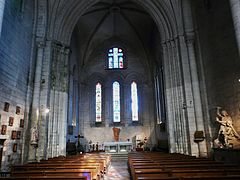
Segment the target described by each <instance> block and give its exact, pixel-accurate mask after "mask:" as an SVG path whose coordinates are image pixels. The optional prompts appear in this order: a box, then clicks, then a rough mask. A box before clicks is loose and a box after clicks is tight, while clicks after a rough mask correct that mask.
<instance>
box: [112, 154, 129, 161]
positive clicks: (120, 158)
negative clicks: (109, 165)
mask: <svg viewBox="0 0 240 180" xmlns="http://www.w3.org/2000/svg"><path fill="white" fill-rule="evenodd" d="M111 156H112V161H127V160H128V154H127V153H124V154H120V153H119V154H111Z"/></svg>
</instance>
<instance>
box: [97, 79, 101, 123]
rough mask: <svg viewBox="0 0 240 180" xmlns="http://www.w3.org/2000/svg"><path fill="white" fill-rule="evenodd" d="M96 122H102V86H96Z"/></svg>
mask: <svg viewBox="0 0 240 180" xmlns="http://www.w3.org/2000/svg"><path fill="white" fill-rule="evenodd" d="M96 122H102V85H101V84H100V83H97V85H96Z"/></svg>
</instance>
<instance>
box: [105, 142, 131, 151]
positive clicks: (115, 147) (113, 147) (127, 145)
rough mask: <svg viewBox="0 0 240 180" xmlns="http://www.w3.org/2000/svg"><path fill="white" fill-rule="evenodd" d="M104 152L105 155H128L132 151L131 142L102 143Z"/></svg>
mask: <svg viewBox="0 0 240 180" xmlns="http://www.w3.org/2000/svg"><path fill="white" fill-rule="evenodd" d="M104 150H105V152H107V153H128V152H130V151H131V150H132V142H130V141H119V142H104Z"/></svg>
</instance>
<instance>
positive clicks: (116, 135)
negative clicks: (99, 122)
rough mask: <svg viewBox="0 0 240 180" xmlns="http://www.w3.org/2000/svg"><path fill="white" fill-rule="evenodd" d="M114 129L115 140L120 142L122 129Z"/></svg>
mask: <svg viewBox="0 0 240 180" xmlns="http://www.w3.org/2000/svg"><path fill="white" fill-rule="evenodd" d="M112 129H113V135H114V140H115V141H116V142H118V141H119V134H120V131H121V129H120V128H116V127H113V128H112Z"/></svg>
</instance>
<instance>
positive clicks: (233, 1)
mask: <svg viewBox="0 0 240 180" xmlns="http://www.w3.org/2000/svg"><path fill="white" fill-rule="evenodd" d="M230 6H231V9H232V16H233V24H234V29H235V34H236V40H237V44H238V52H239V55H240V1H239V0H230Z"/></svg>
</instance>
